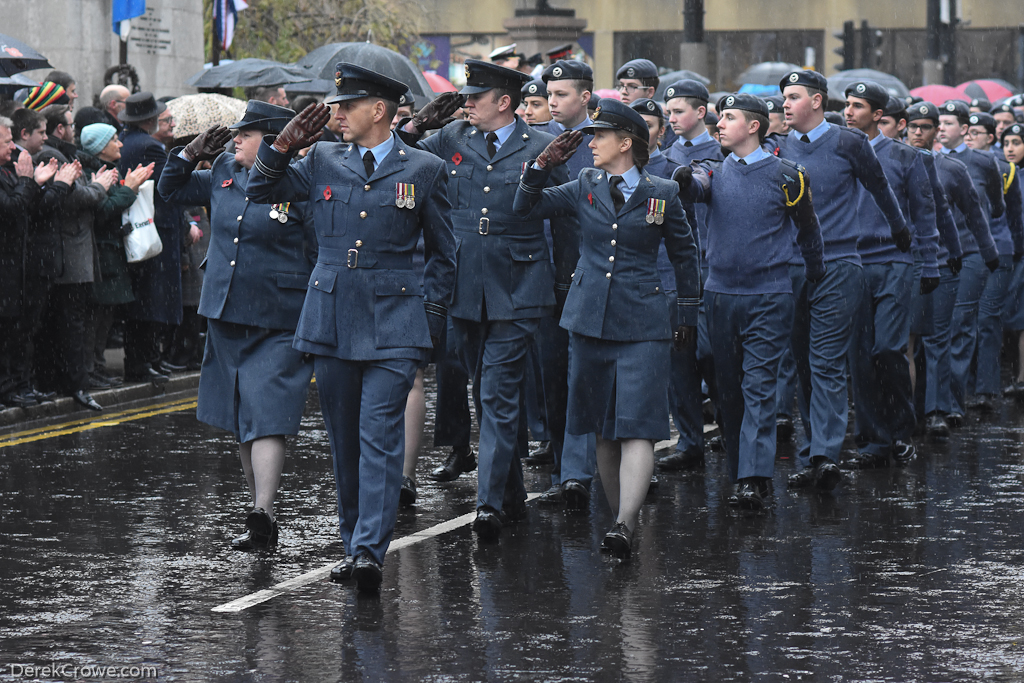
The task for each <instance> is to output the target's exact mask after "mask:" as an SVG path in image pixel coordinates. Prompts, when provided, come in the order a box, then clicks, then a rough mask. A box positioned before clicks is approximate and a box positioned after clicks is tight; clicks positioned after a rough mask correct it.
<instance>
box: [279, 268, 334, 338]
mask: <svg viewBox="0 0 1024 683" xmlns="http://www.w3.org/2000/svg"><path fill="white" fill-rule="evenodd" d="M284 274H285V273H282V275H284ZM337 278H338V273H336V272H335V271H333V270H329V269H327V268H324V267H323V266H320V265H318V266H316V267H315V268H314V269H313V272H312V273H310V275H309V280H308V282H309V290H308V291H307V292H306V302H305V304H304V305H303V306H302V315H301V316H300V317H299V326H298V329H297V330H296V336H297V337H299V338H301V339H306V340H308V341H311V342H313V343H316V344H324V345H325V346H336V345H337V344H338V326H337V313H336V311H335V301H334V283H335V281H336V280H337ZM278 286H280V283H279V285H278Z"/></svg>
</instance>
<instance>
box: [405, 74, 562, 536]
mask: <svg viewBox="0 0 1024 683" xmlns="http://www.w3.org/2000/svg"><path fill="white" fill-rule="evenodd" d="M527 80H528V79H527V78H526V77H525V76H524V75H523V74H521V73H519V72H516V71H512V70H511V69H506V68H504V67H500V66H495V65H494V64H488V63H487V62H482V61H477V60H467V61H466V87H465V88H463V89H462V92H461V94H462V95H465V96H466V102H465V104H464V105H463V108H464V109H465V111H466V113H467V120H466V121H455V122H453V123H450V124H448V125H447V126H445V127H444V128H442V129H441V130H440V131H439V132H438V133H437V134H436V135H433V136H431V137H429V138H426V139H424V140H422V141H420V142H419V146H420V147H421V148H423V149H425V150H427V151H429V152H431V153H433V154H435V155H437V156H438V157H440V158H441V159H443V160H444V162H445V164H446V165H447V169H448V174H449V188H448V194H449V196H450V197H451V201H452V205H453V208H452V223H453V225H454V227H455V234H456V240H457V243H458V259H457V264H458V277H457V279H456V290H455V296H454V298H453V299H452V305H451V309H450V313H451V316H452V327H453V331H454V334H455V349H456V352H457V353H458V355H459V358H460V360H461V361H462V364H463V366H464V368H465V369H466V371H467V372H468V373H470V374H472V375H473V376H474V378H475V381H476V382H477V385H478V386H479V396H480V399H479V400H480V412H479V413H478V419H479V423H480V442H479V444H480V445H479V469H478V479H477V482H478V483H477V502H476V509H477V517H476V520H475V522H474V524H473V529H474V530H475V531H476V533H477V534H478V535H479V536H480V537H481V538H482V539H485V540H493V539H496V538H498V537H499V535H500V534H501V529H502V527H503V526H504V525H505V524H507V523H509V522H514V521H518V520H520V519H522V518H523V517H524V516H525V512H526V489H525V488H524V486H523V478H522V468H521V465H520V457H521V456H520V451H522V450H524V447H525V444H520V443H519V425H520V407H521V405H522V399H523V396H522V391H523V387H524V382H523V378H524V376H525V372H526V353H527V347H528V346H529V344H530V342H531V341H532V339H533V337H534V335H535V333H536V331H537V327H538V325H539V323H540V321H541V319H543V318H548V317H550V316H551V315H552V313H553V312H554V311H556V310H561V306H562V303H563V302H564V300H565V294H566V293H567V292H568V290H569V284H570V282H571V279H572V272H573V269H574V268H575V266H576V260H577V259H578V258H579V239H578V236H577V235H576V234H575V232H574V231H570V230H559V229H558V228H557V226H556V227H555V229H553V230H552V232H553V235H552V237H553V241H554V252H555V253H554V264H555V265H554V268H552V265H551V258H550V257H549V255H548V244H547V241H546V240H545V239H544V221H543V220H542V219H536V218H533V217H531V216H525V217H520V216H517V215H515V214H513V213H512V200H513V199H514V197H515V192H516V188H517V187H518V185H519V178H520V176H521V175H522V173H523V169H524V168H525V165H526V164H527V163H528V162H529V161H530V160H531V159H535V158H536V157H537V155H539V154H540V153H541V152H543V151H544V148H545V147H546V146H547V144H548V143H549V142H551V141H552V140H553V139H554V138H553V137H552V136H550V135H548V134H546V133H542V132H538V131H537V129H534V128H531V127H530V126H528V125H527V123H526V122H525V121H523V120H522V119H520V118H519V117H518V116H516V115H515V109H516V106H517V105H518V103H519V97H520V93H521V89H522V87H523V84H524V83H525V82H526V81H527ZM447 95H448V94H447V93H446V94H445V95H441V96H439V97H438V98H437V99H435V100H434V102H432V103H431V104H429V105H427V106H426V107H424V108H423V110H422V111H421V112H420V114H419V115H418V116H416V117H414V118H413V119H412V120H411V121H409V122H408V123H406V124H404V126H402V130H403V135H405V136H406V138H407V139H413V138H415V137H418V136H419V135H420V134H422V133H423V132H425V131H426V130H429V129H431V128H432V127H433V128H436V127H438V124H439V122H440V120H441V119H443V118H444V116H443V115H444V114H446V113H447V110H448V109H449V108H450V107H451V105H452V103H451V102H448V101H447V99H446V96H447ZM455 98H456V101H455V102H454V104H456V105H457V104H458V96H455ZM567 180H568V177H567V174H566V173H565V171H560V172H559V173H557V174H554V175H553V177H552V178H551V180H550V183H551V184H552V185H558V184H561V183H563V182H566V181H567ZM562 419H563V420H564V415H563V417H562ZM523 455H525V453H523Z"/></svg>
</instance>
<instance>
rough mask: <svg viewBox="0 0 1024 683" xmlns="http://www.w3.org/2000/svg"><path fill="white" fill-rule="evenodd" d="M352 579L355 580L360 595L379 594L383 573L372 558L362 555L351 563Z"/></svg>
mask: <svg viewBox="0 0 1024 683" xmlns="http://www.w3.org/2000/svg"><path fill="white" fill-rule="evenodd" d="M352 578H353V579H355V580H356V586H357V587H358V588H359V592H360V593H379V592H380V584H381V582H383V580H384V572H383V571H381V566H380V565H379V564H377V562H376V561H375V560H374V559H373V558H372V557H370V556H369V555H367V554H365V553H363V554H361V555H359V557H357V558H356V559H355V562H354V563H353V566H352Z"/></svg>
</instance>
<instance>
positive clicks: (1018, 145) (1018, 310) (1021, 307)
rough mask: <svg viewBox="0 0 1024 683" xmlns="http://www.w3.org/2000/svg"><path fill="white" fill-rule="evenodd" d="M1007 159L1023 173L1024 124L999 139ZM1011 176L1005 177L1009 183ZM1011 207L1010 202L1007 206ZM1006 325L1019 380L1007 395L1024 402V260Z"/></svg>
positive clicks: (1019, 266)
mask: <svg viewBox="0 0 1024 683" xmlns="http://www.w3.org/2000/svg"><path fill="white" fill-rule="evenodd" d="M999 141H1000V143H1001V146H1002V150H1003V158H1005V159H1006V161H1008V162H1009V163H1011V164H1013V173H1014V174H1017V173H1020V169H1021V165H1022V164H1024V124H1020V123H1012V124H1010V125H1008V126H1006V127H1004V128H1003V131H1002V135H1001V136H1000V139H999ZM1007 175H1008V174H1005V175H1004V177H1003V182H1004V183H1005V182H1006V181H1007V180H1009V178H1007ZM1006 204H1007V206H1009V204H1010V203H1009V202H1007V203H1006ZM1003 325H1005V326H1006V328H1008V329H1010V330H1013V331H1014V332H1016V333H1017V354H1018V362H1017V377H1016V378H1015V379H1014V381H1013V384H1011V385H1010V386H1008V387H1006V389H1004V390H1003V393H1004V394H1005V395H1007V396H1013V397H1015V398H1017V399H1018V400H1020V399H1024V259H1021V260H1018V261H1017V262H1016V263H1015V264H1013V280H1012V281H1011V282H1010V292H1009V296H1007V297H1006V305H1005V306H1004V308H1003Z"/></svg>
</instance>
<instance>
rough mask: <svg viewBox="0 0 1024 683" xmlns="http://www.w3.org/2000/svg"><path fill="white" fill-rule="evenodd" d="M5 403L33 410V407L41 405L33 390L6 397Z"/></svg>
mask: <svg viewBox="0 0 1024 683" xmlns="http://www.w3.org/2000/svg"><path fill="white" fill-rule="evenodd" d="M4 403H5V404H7V405H9V406H14V407H15V408H31V407H32V406H37V405H39V401H38V400H37V399H36V397H35V394H33V393H32V392H31V390H25V391H19V392H17V393H14V392H12V393H10V394H7V395H6V396H4Z"/></svg>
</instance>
